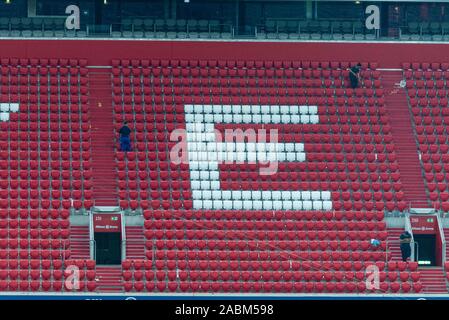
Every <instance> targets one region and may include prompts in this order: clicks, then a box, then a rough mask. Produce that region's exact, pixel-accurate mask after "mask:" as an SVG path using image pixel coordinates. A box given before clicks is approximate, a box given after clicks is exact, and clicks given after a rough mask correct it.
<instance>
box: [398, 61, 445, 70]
mask: <svg viewBox="0 0 449 320" xmlns="http://www.w3.org/2000/svg"><path fill="white" fill-rule="evenodd" d="M402 68H403V69H412V70H423V71H427V70H433V71H437V70H443V71H446V70H449V63H447V62H441V63H440V62H403V63H402Z"/></svg>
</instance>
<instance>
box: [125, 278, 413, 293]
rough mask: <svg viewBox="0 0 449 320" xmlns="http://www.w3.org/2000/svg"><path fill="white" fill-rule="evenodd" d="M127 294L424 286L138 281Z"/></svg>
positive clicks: (128, 286)
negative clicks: (143, 292) (144, 292)
mask: <svg viewBox="0 0 449 320" xmlns="http://www.w3.org/2000/svg"><path fill="white" fill-rule="evenodd" d="M124 288H125V291H126V292H130V291H133V290H134V291H136V292H141V291H148V292H153V291H157V292H166V291H169V292H178V291H179V292H266V293H273V292H296V293H322V292H328V293H334V292H336V293H354V292H360V293H370V292H372V293H379V292H381V293H388V292H391V293H398V292H403V293H407V292H410V291H412V290H413V291H414V292H416V293H418V292H420V291H421V290H422V284H421V283H419V282H417V283H413V284H410V283H408V282H404V283H398V282H392V283H391V284H389V283H386V282H382V283H381V284H380V288H379V290H374V289H367V287H366V284H365V283H364V282H335V283H334V282H324V283H322V282H286V283H282V282H264V283H261V282H254V283H251V282H223V283H221V282H190V281H188V282H187V281H186V282H180V283H178V282H174V281H173V282H169V283H168V284H167V283H166V282H165V281H163V282H157V283H155V282H153V281H147V282H143V281H136V282H134V283H132V282H125V283H124Z"/></svg>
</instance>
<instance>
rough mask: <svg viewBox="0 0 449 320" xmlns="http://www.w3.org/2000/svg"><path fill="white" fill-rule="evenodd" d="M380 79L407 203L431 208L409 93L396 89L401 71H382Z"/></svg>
mask: <svg viewBox="0 0 449 320" xmlns="http://www.w3.org/2000/svg"><path fill="white" fill-rule="evenodd" d="M381 78H382V85H383V88H384V91H385V105H386V108H387V110H388V115H389V118H390V122H391V134H392V136H393V141H394V145H395V152H396V159H397V162H398V165H399V168H400V173H401V182H402V190H403V192H404V200H405V201H406V202H407V203H408V204H411V207H418V208H430V207H431V204H430V203H429V201H428V199H427V194H426V189H425V185H424V177H423V174H422V167H421V163H420V160H419V158H418V147H417V142H416V140H415V138H414V132H413V125H412V118H411V114H410V110H409V107H408V101H407V94H406V92H405V90H404V89H397V88H395V84H396V83H399V82H400V81H401V80H402V72H401V71H382V73H381Z"/></svg>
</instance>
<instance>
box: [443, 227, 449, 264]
mask: <svg viewBox="0 0 449 320" xmlns="http://www.w3.org/2000/svg"><path fill="white" fill-rule="evenodd" d="M443 231H444V239H445V240H446V261H448V260H449V246H448V243H449V242H448V241H449V228H444V229H443Z"/></svg>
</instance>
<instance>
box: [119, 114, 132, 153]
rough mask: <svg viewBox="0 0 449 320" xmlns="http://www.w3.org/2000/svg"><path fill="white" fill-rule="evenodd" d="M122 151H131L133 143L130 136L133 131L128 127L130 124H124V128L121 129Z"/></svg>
mask: <svg viewBox="0 0 449 320" xmlns="http://www.w3.org/2000/svg"><path fill="white" fill-rule="evenodd" d="M119 132H120V151H125V152H127V151H131V141H130V139H129V135H130V134H131V129H130V128H129V127H128V122H126V121H125V122H123V126H122V127H121V128H120V131H119Z"/></svg>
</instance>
